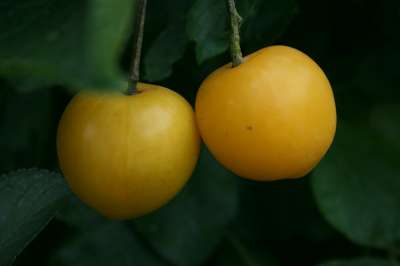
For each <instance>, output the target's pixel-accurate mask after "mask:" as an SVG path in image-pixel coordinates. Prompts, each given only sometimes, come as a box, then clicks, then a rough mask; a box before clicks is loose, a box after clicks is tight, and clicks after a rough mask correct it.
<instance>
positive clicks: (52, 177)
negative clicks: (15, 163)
mask: <svg viewBox="0 0 400 266" xmlns="http://www.w3.org/2000/svg"><path fill="white" fill-rule="evenodd" d="M68 195H69V190H68V189H67V186H66V184H65V182H64V180H63V179H62V177H61V176H60V175H58V174H55V173H50V172H48V171H46V170H35V169H30V170H19V171H16V172H12V173H9V174H7V175H3V176H1V177H0V236H1V237H0V265H1V266H5V265H9V264H11V263H12V262H13V261H14V259H15V257H16V256H17V255H18V254H19V253H20V252H21V251H22V250H23V249H24V248H25V246H26V245H28V243H29V242H30V241H32V239H34V238H35V236H36V235H37V234H38V233H39V232H40V231H41V230H42V229H43V228H44V227H45V226H46V225H47V223H48V222H49V221H50V220H51V218H52V217H53V216H54V215H55V213H56V211H57V210H58V209H59V208H60V206H62V204H63V203H64V201H65V199H66V197H67V196H68Z"/></svg>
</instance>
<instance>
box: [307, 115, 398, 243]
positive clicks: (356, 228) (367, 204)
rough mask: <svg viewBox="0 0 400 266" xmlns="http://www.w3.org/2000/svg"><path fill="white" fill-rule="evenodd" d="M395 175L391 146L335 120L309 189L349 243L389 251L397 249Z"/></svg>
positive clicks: (395, 152) (370, 133) (395, 161)
mask: <svg viewBox="0 0 400 266" xmlns="http://www.w3.org/2000/svg"><path fill="white" fill-rule="evenodd" d="M397 126H399V124H397ZM399 173H400V161H399V149H397V148H396V147H395V146H394V145H393V144H392V143H391V142H388V141H387V140H386V139H385V138H382V135H380V134H377V133H374V131H373V130H372V129H371V128H370V127H367V126H357V125H356V124H354V123H353V125H348V124H346V123H345V122H344V121H339V128H338V132H337V136H336V139H335V142H334V145H333V146H332V148H331V150H330V151H329V153H328V154H327V156H326V158H325V159H323V161H322V162H321V164H320V165H319V166H318V167H317V169H316V171H315V172H314V174H313V190H314V194H315V198H316V201H317V204H318V205H319V208H320V210H321V212H322V214H323V215H324V216H325V217H326V219H327V220H328V221H329V222H330V223H331V224H332V225H334V226H335V227H336V228H337V229H338V230H339V231H341V232H342V233H343V234H345V235H346V236H347V237H348V238H349V239H350V240H351V241H353V242H355V243H358V244H360V245H365V246H371V247H377V248H385V249H388V248H389V249H390V248H395V247H398V246H399V244H400V211H399V210H400V193H399V191H400V174H399Z"/></svg>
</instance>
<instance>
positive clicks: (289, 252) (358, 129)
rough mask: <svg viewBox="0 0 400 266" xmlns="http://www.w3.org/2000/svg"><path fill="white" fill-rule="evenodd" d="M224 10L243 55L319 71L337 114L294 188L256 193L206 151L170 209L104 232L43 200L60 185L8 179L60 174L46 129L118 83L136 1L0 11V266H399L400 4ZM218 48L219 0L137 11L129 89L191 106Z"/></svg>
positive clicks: (350, 1)
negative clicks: (232, 13) (283, 50)
mask: <svg viewBox="0 0 400 266" xmlns="http://www.w3.org/2000/svg"><path fill="white" fill-rule="evenodd" d="M237 5H238V9H239V12H240V14H241V15H242V17H243V19H244V20H243V26H242V48H243V52H244V54H249V53H252V52H254V51H256V50H258V49H261V48H263V47H265V46H268V45H271V44H285V45H289V46H292V47H295V48H297V49H300V50H301V51H303V52H305V53H307V54H308V55H309V56H310V57H312V58H313V59H314V60H315V61H316V62H317V63H318V64H319V65H320V66H321V68H322V69H323V70H324V71H325V73H326V74H327V76H328V78H329V79H330V81H331V83H332V87H333V90H334V94H335V97H336V102H337V109H338V119H339V121H338V131H337V136H336V139H335V142H334V144H333V146H332V148H331V150H330V151H329V153H328V154H327V156H326V157H325V158H324V159H323V161H322V162H321V164H320V165H319V166H318V167H317V168H316V169H315V170H314V171H313V172H312V173H311V174H310V175H309V176H306V177H305V178H303V179H299V180H290V181H279V182H270V183H256V182H251V181H245V180H242V179H240V178H239V177H236V176H234V175H233V174H231V173H229V172H228V171H226V170H225V169H223V168H222V167H221V166H220V165H219V164H218V163H217V162H216V161H215V160H214V159H213V158H212V157H211V155H210V154H209V153H208V151H207V150H206V149H205V148H204V147H203V150H202V153H201V158H200V162H199V165H198V166H197V169H196V171H195V173H194V175H193V177H192V178H191V180H190V182H189V184H188V185H187V186H186V187H185V188H184V190H183V191H182V192H181V193H180V194H179V195H178V196H177V197H176V198H175V199H174V200H173V201H172V202H170V203H169V204H168V205H167V206H165V207H163V208H162V209H160V210H159V211H157V212H155V213H153V214H150V215H147V216H145V217H142V218H139V219H135V220H132V221H127V222H114V221H109V220H107V219H104V218H102V217H100V216H99V215H97V214H96V213H95V212H94V211H92V210H90V209H88V208H87V207H85V206H84V205H83V204H82V203H80V202H79V201H78V200H77V199H76V198H74V197H73V196H71V195H67V196H65V197H64V196H62V197H61V196H59V195H64V194H68V192H62V193H64V194H62V193H61V192H60V191H63V190H62V189H60V190H57V193H56V192H54V191H55V190H54V187H56V186H55V185H54V186H53V182H54V178H51V177H49V176H52V175H55V176H57V177H59V176H58V175H57V174H51V175H50V174H49V173H48V172H44V171H43V170H22V171H20V172H12V171H15V170H17V169H30V168H38V169H48V170H50V171H52V172H59V170H58V164H57V157H56V150H55V133H56V128H57V124H58V120H59V118H60V116H61V114H62V112H63V110H64V108H65V106H66V104H67V103H68V102H69V100H70V99H71V97H72V96H73V95H74V93H75V92H76V91H78V90H80V89H82V88H90V89H110V90H111V89H120V88H121V83H122V81H123V80H124V78H125V77H126V73H127V69H128V68H129V62H130V58H131V46H132V44H131V32H132V24H133V23H132V21H133V20H132V19H133V14H134V0H114V1H109V0H69V1H66V0H0V88H1V89H0V174H4V175H3V176H1V177H0V265H1V266H3V265H2V263H3V264H4V265H8V263H10V262H11V261H12V260H13V257H14V256H15V255H17V254H18V253H20V252H21V250H22V249H23V248H24V247H25V246H26V248H25V249H23V251H22V252H21V254H20V255H19V256H18V257H17V259H16V261H15V265H17V266H25V265H65V266H91V265H96V266H103V265H104V266H125V265H127V266H128V265H135V266H136V265H137V266H142V265H143V266H164V265H165V266H168V265H170V266H172V265H175V266H200V265H212V266H236V265H238V266H261V265H266V266H270V265H271V266H278V265H281V266H300V265H321V266H335V265H336V266H386V265H398V264H396V263H398V262H399V258H400V174H399V172H400V98H399V97H400V79H399V76H400V73H399V62H400V50H399V47H400V46H399V44H400V34H399V29H400V27H399V26H400V2H399V1H398V0H382V1H368V0H347V1H345V0H322V1H321V0H237ZM228 38H229V27H228V17H227V12H226V7H225V1H223V0H219V1H216V0H168V1H164V0H151V1H148V13H147V21H146V29H145V39H144V51H143V62H142V79H143V80H144V81H147V82H153V83H157V84H160V85H163V86H166V87H168V88H171V89H174V90H175V91H177V92H179V93H181V94H182V95H183V96H184V97H186V98H187V99H188V100H189V101H190V102H191V103H193V100H194V97H195V95H196V91H197V88H198V87H199V85H200V83H201V81H202V80H203V79H204V78H205V77H206V76H207V75H208V74H209V73H211V72H212V71H213V70H214V69H215V68H217V67H219V66H221V65H223V64H225V63H227V62H229V60H230V58H229V52H228ZM7 173H8V174H7ZM31 176H33V177H34V178H31ZM17 178H19V179H17ZM10 180H11V181H10ZM16 180H19V181H16ZM32 180H33V181H32ZM35 180H38V181H37V182H36V181H35ZM34 181H35V182H34ZM57 182H58V181H57ZM60 182H61V181H60ZM15 183H17V184H15ZM49 184H51V189H52V190H51V191H52V193H51V195H50V194H49V193H47V194H46V191H47V190H46V189H47V187H48V186H50V185H49ZM57 184H58V183H57ZM49 189H50V188H49ZM49 191H50V190H49ZM42 195H45V196H42ZM22 197H23V199H21V198H22ZM36 202H39V203H37V204H36ZM61 202H62V203H61ZM53 215H55V218H54V219H52V220H51V221H50V222H49V223H48V225H47V226H46V227H45V225H46V224H47V222H48V221H49V220H50V218H51V217H53ZM42 229H43V230H42ZM31 240H32V241H31ZM28 243H29V244H28Z"/></svg>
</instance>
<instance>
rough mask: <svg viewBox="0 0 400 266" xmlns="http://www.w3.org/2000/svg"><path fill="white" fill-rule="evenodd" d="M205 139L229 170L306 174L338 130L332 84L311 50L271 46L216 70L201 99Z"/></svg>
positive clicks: (271, 175) (256, 176)
mask: <svg viewBox="0 0 400 266" xmlns="http://www.w3.org/2000/svg"><path fill="white" fill-rule="evenodd" d="M195 109H196V116H197V123H198V127H199V130H200V135H201V136H202V138H203V140H204V142H205V143H206V145H207V146H208V148H209V149H210V151H211V152H212V154H213V155H214V156H215V158H216V159H217V160H218V161H219V162H220V163H222V164H223V165H224V166H225V167H227V168H228V169H230V170H231V171H233V172H234V173H236V174H237V175H239V176H242V177H245V178H249V179H253V180H260V181H268V180H277V179H286V178H298V177H302V176H304V175H306V174H307V173H308V172H310V171H311V170H312V168H313V167H314V166H315V165H316V164H317V163H318V162H319V161H320V160H321V158H322V157H323V156H324V154H325V153H326V152H327V150H328V148H329V146H330V145H331V143H332V141H333V138H334V135H335V130H336V107H335V100H334V96H333V93H332V89H331V86H330V84H329V81H328V79H327V77H326V76H325V74H324V73H323V71H322V70H321V69H320V67H319V66H318V65H317V64H316V63H315V62H314V61H313V60H312V59H311V58H309V57H308V56H307V55H305V54H304V53H302V52H300V51H298V50H296V49H294V48H290V47H287V46H271V47H267V48H264V49H262V50H259V51H257V52H255V53H253V54H251V55H249V56H248V57H246V58H245V60H244V62H243V63H242V64H241V65H239V66H237V67H235V68H232V67H231V65H226V66H223V67H221V68H219V69H218V70H216V71H215V72H213V73H212V74H211V75H210V76H209V77H208V78H207V79H206V80H205V81H204V82H203V83H202V85H201V87H200V89H199V91H198V94H197V98H196V107H195Z"/></svg>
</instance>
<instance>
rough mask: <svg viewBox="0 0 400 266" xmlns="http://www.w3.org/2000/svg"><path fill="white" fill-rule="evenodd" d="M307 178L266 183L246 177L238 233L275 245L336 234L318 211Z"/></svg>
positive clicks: (243, 236) (316, 239)
mask: <svg viewBox="0 0 400 266" xmlns="http://www.w3.org/2000/svg"><path fill="white" fill-rule="evenodd" d="M308 181H309V177H305V178H301V179H296V180H284V181H276V182H265V183H259V182H254V181H248V180H243V181H242V186H241V191H240V196H241V197H240V198H241V202H240V213H239V215H238V217H237V218H236V220H235V226H234V228H235V230H236V232H237V233H238V234H239V236H241V237H242V238H243V239H245V240H249V241H255V242H258V243H269V245H271V246H275V245H277V243H278V242H282V241H283V242H285V241H291V240H292V239H296V238H297V239H298V238H303V239H309V240H312V241H317V242H318V241H321V240H323V239H325V238H327V237H330V236H331V235H332V234H334V232H333V231H334V230H332V228H331V227H330V226H329V225H328V224H327V223H326V222H325V221H324V220H323V219H321V217H320V215H319V213H318V209H317V207H316V205H315V203H314V201H313V198H312V194H311V189H310V188H309V182H308Z"/></svg>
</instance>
